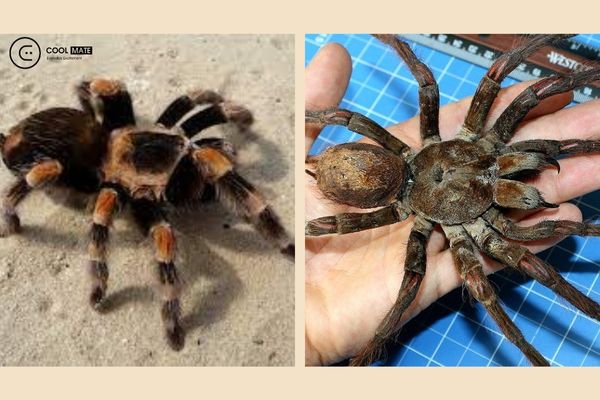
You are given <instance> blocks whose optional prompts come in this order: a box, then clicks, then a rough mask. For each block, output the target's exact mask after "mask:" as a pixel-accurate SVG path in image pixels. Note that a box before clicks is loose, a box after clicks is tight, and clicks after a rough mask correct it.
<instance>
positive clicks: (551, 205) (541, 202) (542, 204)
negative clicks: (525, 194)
mask: <svg viewBox="0 0 600 400" xmlns="http://www.w3.org/2000/svg"><path fill="white" fill-rule="evenodd" d="M540 206H542V207H546V208H558V207H559V205H558V204H554V203H547V202H545V201H543V200H542V201H540Z"/></svg>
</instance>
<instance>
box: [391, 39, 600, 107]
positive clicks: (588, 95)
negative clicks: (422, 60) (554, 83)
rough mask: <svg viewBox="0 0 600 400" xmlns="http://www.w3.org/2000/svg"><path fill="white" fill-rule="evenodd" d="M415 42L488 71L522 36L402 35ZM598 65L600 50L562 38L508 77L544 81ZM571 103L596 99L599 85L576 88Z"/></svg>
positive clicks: (599, 83)
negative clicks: (499, 56)
mask: <svg viewBox="0 0 600 400" xmlns="http://www.w3.org/2000/svg"><path fill="white" fill-rule="evenodd" d="M402 36H403V37H405V38H407V39H409V40H412V41H414V42H416V43H419V44H422V45H424V46H427V47H431V48H433V49H435V50H438V51H440V52H443V53H446V54H449V55H451V56H454V57H456V58H459V59H461V60H464V61H467V62H470V63H473V64H476V65H479V66H481V67H484V68H488V67H489V66H490V65H492V62H493V60H494V59H495V58H496V57H498V55H500V54H501V53H503V52H504V51H506V50H508V49H510V48H512V47H514V46H515V45H516V44H517V43H522V42H523V41H524V40H525V37H524V35H503V34H491V35H475V34H465V35H458V34H442V33H440V34H424V35H402ZM598 62H600V48H597V47H594V46H590V45H586V44H583V43H581V42H578V41H577V40H575V39H566V40H563V41H561V42H560V43H557V44H555V45H553V46H547V47H545V48H543V49H541V50H540V51H538V52H537V53H536V54H534V55H532V56H531V57H530V58H528V59H527V61H526V62H524V63H522V64H521V65H519V67H518V68H517V69H515V71H513V73H511V74H510V75H509V76H510V77H512V78H514V79H517V80H519V81H527V80H532V79H539V78H544V77H546V76H550V75H556V74H557V73H559V74H564V73H569V72H572V71H577V70H580V69H586V68H590V65H591V64H593V63H598ZM574 92H575V97H574V101H575V102H578V103H583V102H586V101H589V100H592V99H599V98H600V82H596V83H593V84H590V85H588V86H583V87H581V88H578V89H576V90H575V91H574Z"/></svg>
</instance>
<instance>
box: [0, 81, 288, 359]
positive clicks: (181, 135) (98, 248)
mask: <svg viewBox="0 0 600 400" xmlns="http://www.w3.org/2000/svg"><path fill="white" fill-rule="evenodd" d="M77 95H78V98H79V101H80V103H81V106H82V110H78V109H73V108H51V109H47V110H44V111H40V112H37V113H35V114H33V115H31V116H29V117H27V118H25V119H24V120H22V121H21V122H19V123H18V124H17V125H16V126H14V127H12V128H11V129H10V130H9V131H8V134H7V135H6V136H4V135H0V139H1V140H0V150H1V154H2V158H3V161H4V164H5V165H6V166H7V167H8V168H9V169H10V170H11V172H13V174H14V175H15V176H16V178H17V179H16V182H15V183H14V184H13V185H12V186H11V187H10V188H9V189H8V192H7V193H6V194H5V195H4V197H3V199H2V204H1V208H0V236H6V235H9V234H13V233H17V232H18V231H19V228H20V219H19V217H18V215H17V213H16V207H17V205H18V204H19V203H20V202H21V201H22V200H23V199H24V198H25V197H26V196H27V194H28V193H30V192H31V191H32V190H37V189H44V188H49V187H52V188H58V189H63V190H67V191H71V192H76V193H78V194H83V195H89V196H95V197H96V200H95V207H94V211H93V218H92V225H91V229H90V242H89V248H88V255H89V262H88V270H89V276H90V281H91V288H90V295H89V300H90V303H91V305H92V306H93V307H95V308H96V309H102V304H103V301H104V299H105V297H106V292H107V288H108V275H109V269H108V266H107V263H106V258H107V244H108V237H109V227H110V225H111V222H112V220H113V217H114V216H115V215H116V213H117V211H119V209H121V208H123V207H125V206H127V207H128V208H129V209H130V210H131V212H132V214H133V216H134V219H135V221H136V222H137V224H138V225H139V226H140V227H141V228H142V229H143V230H144V231H145V232H146V233H147V234H148V235H149V236H150V237H151V238H152V239H153V242H154V246H155V250H156V253H155V254H156V256H155V257H156V263H157V267H158V268H157V274H156V276H157V280H158V286H159V287H160V292H161V297H162V309H161V314H162V319H163V321H164V329H165V333H166V336H167V339H168V342H169V345H170V346H171V347H172V348H173V349H175V350H180V349H181V348H183V346H184V338H185V335H184V329H183V327H182V325H181V315H180V314H181V311H180V309H181V307H180V290H181V288H180V287H181V281H180V278H179V276H178V273H177V270H176V268H175V264H174V259H175V234H174V231H173V228H172V227H171V225H170V224H169V222H168V213H169V211H171V210H172V209H173V208H177V207H183V206H189V205H197V204H200V203H202V202H203V201H207V200H209V199H213V198H216V199H218V200H220V201H221V202H222V203H223V204H224V205H225V206H226V207H227V208H229V209H230V210H232V211H233V212H235V213H236V214H237V215H239V216H240V217H242V218H244V219H245V220H246V221H247V222H249V223H251V224H252V225H253V226H254V227H255V228H256V230H257V231H258V233H260V234H261V235H262V236H263V237H264V238H265V239H266V240H268V241H269V242H271V243H272V244H273V245H274V246H276V247H277V248H278V249H279V250H280V251H281V253H282V254H284V255H286V256H289V257H291V258H293V257H294V244H293V241H292V240H291V239H290V237H289V236H288V234H287V233H286V231H285V229H284V227H283V226H282V225H281V223H280V222H279V218H278V217H277V215H276V213H275V212H274V211H273V209H272V208H271V207H270V206H269V205H268V203H267V202H266V200H265V198H264V197H263V196H262V195H261V193H260V192H259V191H258V190H257V189H256V188H255V187H254V186H253V185H252V184H251V183H250V182H248V181H247V180H246V179H245V178H243V177H242V176H241V175H240V174H239V173H238V172H237V171H236V152H235V149H234V148H233V145H232V144H230V143H229V142H227V141H225V140H223V139H219V138H196V139H195V138H194V137H195V136H196V135H197V134H198V133H200V132H201V131H202V130H204V129H206V128H208V127H210V126H213V125H217V124H223V123H228V122H231V123H233V124H235V125H237V127H238V128H239V129H241V130H247V129H249V127H250V125H251V124H252V122H253V117H252V114H251V113H250V111H249V110H247V109H246V108H244V107H242V106H240V105H238V104H235V103H232V102H230V101H225V100H224V99H223V98H222V97H221V96H220V95H219V94H217V93H215V92H212V91H197V92H194V93H190V94H189V95H183V96H181V97H178V98H177V99H175V100H174V101H173V102H172V103H171V104H169V105H168V107H167V108H166V109H165V111H164V112H163V113H162V114H161V115H160V117H159V118H158V119H157V120H156V122H155V123H154V124H151V125H150V126H147V127H142V126H138V125H137V123H136V118H135V116H134V110H133V105H132V100H131V96H130V94H129V92H128V91H127V89H126V88H125V85H124V84H123V83H121V82H119V81H116V80H112V79H94V80H91V81H84V82H81V83H80V84H79V85H77Z"/></svg>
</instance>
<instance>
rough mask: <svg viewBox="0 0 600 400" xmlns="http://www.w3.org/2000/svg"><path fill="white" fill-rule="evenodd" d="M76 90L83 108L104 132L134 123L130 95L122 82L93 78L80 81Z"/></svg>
mask: <svg viewBox="0 0 600 400" xmlns="http://www.w3.org/2000/svg"><path fill="white" fill-rule="evenodd" d="M76 90H77V97H78V98H79V102H80V103H81V106H82V107H83V109H84V110H86V111H87V112H89V113H90V114H91V115H93V116H94V119H95V120H96V121H97V122H98V123H99V124H100V125H102V128H103V130H104V131H105V132H111V131H113V130H114V129H119V128H123V127H125V126H129V125H135V116H134V113H133V105H132V103H131V95H130V94H129V92H128V91H127V88H126V87H125V84H123V83H122V82H119V81H117V80H112V79H93V80H91V81H83V82H81V83H80V84H79V85H77V87H76Z"/></svg>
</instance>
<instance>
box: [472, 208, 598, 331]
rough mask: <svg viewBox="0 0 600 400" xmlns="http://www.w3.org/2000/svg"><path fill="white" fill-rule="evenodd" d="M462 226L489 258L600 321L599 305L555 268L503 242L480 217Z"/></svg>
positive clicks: (513, 245) (521, 248) (524, 249)
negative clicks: (545, 288) (521, 274)
mask: <svg viewBox="0 0 600 400" xmlns="http://www.w3.org/2000/svg"><path fill="white" fill-rule="evenodd" d="M463 226H464V227H465V229H466V230H467V232H468V233H469V236H471V238H473V240H474V241H475V243H476V244H477V246H478V247H479V248H480V249H481V250H482V251H483V252H485V253H486V254H487V255H489V256H490V257H492V258H494V259H496V260H498V261H499V262H501V263H502V264H505V265H508V266H510V267H512V268H515V269H516V270H518V271H520V272H522V273H524V274H526V275H527V276H529V277H531V278H533V279H535V280H536V281H538V282H540V283H541V284H542V285H544V286H546V287H548V288H549V289H551V290H552V291H554V292H555V293H556V294H558V295H559V296H561V297H562V298H564V299H565V300H567V301H568V302H569V303H571V304H572V305H573V306H574V307H576V308H577V309H579V310H580V311H581V312H583V313H584V314H586V315H588V316H590V317H591V318H594V319H596V320H599V321H600V305H599V304H598V303H596V302H595V301H594V300H592V299H590V298H589V297H587V296H585V295H584V294H583V293H581V292H580V291H579V290H577V289H576V288H575V287H573V285H571V284H570V283H569V282H567V281H566V280H565V279H564V278H563V277H562V276H561V275H560V274H558V273H557V272H556V271H555V270H554V268H552V267H551V266H550V265H548V264H546V263H545V262H544V261H542V260H541V259H539V258H538V257H536V256H535V255H533V254H532V253H531V252H529V250H527V249H526V248H524V247H522V246H519V245H518V244H516V243H511V242H509V241H507V240H505V239H503V238H502V237H501V236H500V235H498V234H497V233H496V232H495V231H494V230H493V229H492V228H491V227H489V226H488V225H487V224H486V222H485V221H484V220H483V219H481V218H478V219H477V220H475V221H474V222H472V223H469V224H465V225H463Z"/></svg>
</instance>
